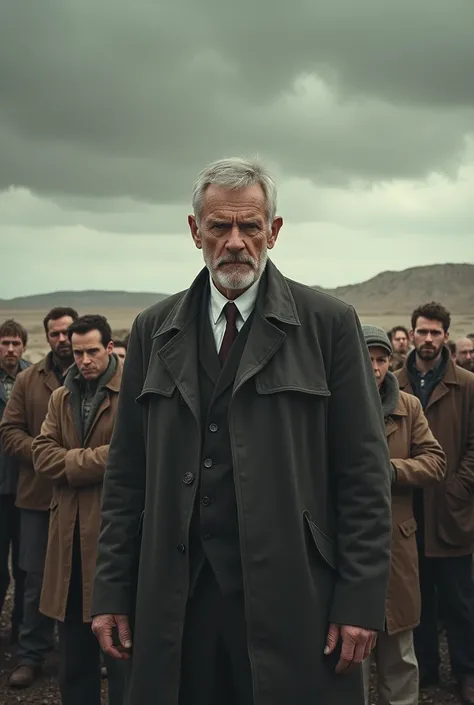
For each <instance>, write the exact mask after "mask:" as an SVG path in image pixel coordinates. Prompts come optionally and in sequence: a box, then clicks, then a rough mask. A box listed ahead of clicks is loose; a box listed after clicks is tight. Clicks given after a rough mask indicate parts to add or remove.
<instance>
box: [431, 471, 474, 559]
mask: <svg viewBox="0 0 474 705" xmlns="http://www.w3.org/2000/svg"><path fill="white" fill-rule="evenodd" d="M443 490H444V492H443V496H442V497H441V498H440V499H441V501H440V503H439V508H438V536H439V538H440V539H441V540H442V541H443V543H445V544H447V545H448V546H452V547H453V548H468V547H470V546H471V545H472V544H473V543H474V497H473V496H472V495H471V494H470V492H469V491H468V490H467V489H466V488H465V487H464V486H463V485H461V483H459V482H456V481H452V480H451V481H448V482H446V483H445V485H444V487H443Z"/></svg>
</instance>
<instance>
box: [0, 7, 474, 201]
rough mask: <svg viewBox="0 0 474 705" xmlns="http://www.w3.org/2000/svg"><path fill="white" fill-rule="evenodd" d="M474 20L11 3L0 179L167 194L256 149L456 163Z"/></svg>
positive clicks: (387, 163)
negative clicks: (206, 169) (220, 161)
mask: <svg viewBox="0 0 474 705" xmlns="http://www.w3.org/2000/svg"><path fill="white" fill-rule="evenodd" d="M473 27H474V3H472V2H471V0H464V1H461V0H454V1H453V2H450V3H447V2H446V0H430V1H428V0H420V2H416V3H413V2H407V1H406V0H402V1H399V2H396V3H381V2H380V1H379V0H359V1H358V2H349V0H346V1H345V2H338V1H337V0H336V1H334V0H333V1H331V2H329V1H326V0H319V1H317V2H313V3H309V2H307V0H293V1H292V2H287V3H273V2H271V1H270V0H260V2H258V3H254V2H251V1H250V0H241V1H240V2H239V3H232V4H228V3H221V2H217V0H216V1H214V0H203V1H202V2H199V3H197V2H194V1H191V0H187V1H184V2H179V3H173V4H172V3H165V4H163V3H154V2H151V1H150V2H148V1H145V0H137V1H136V2H134V3H128V2H124V1H123V0H113V1H112V0H106V1H103V2H101V3H96V2H93V1H91V0H82V1H81V2H74V1H71V0H70V1H67V0H63V1H62V2H57V1H52V0H42V2H38V3H25V2H11V3H6V4H5V5H4V7H3V9H2V22H1V27H0V67H1V69H0V70H1V76H2V82H1V85H2V88H1V106H0V152H1V154H2V159H1V163H0V187H2V188H7V187H8V186H10V185H12V184H14V185H19V186H25V187H27V188H29V189H31V190H33V191H36V192H38V193H43V194H48V195H52V196H54V197H57V198H61V197H62V196H68V195H75V196H77V195H80V196H83V197H86V198H87V197H92V198H101V197H104V198H114V197H129V198H132V199H136V200H144V201H153V202H158V203H166V204H170V203H175V202H178V201H180V200H182V199H187V198H188V193H189V186H190V183H191V182H192V179H193V177H194V175H195V173H196V171H197V170H198V169H200V168H201V166H202V165H203V163H206V162H207V161H209V160H210V159H213V158H215V157H220V156H222V155H223V154H231V153H249V152H255V151H257V152H259V153H260V154H262V155H263V156H264V157H267V158H270V159H272V160H273V161H274V162H275V163H276V165H277V168H278V169H280V170H281V172H282V173H284V174H285V175H286V176H304V177H307V178H310V179H312V180H313V181H314V182H316V183H322V184H325V183H340V184H344V183H348V182H350V181H351V180H353V179H361V180H363V181H367V182H372V181H377V180H379V179H389V178H397V177H402V178H418V177H423V176H424V175H426V174H428V173H429V172H431V171H433V170H434V171H441V172H445V173H448V174H453V175H454V174H455V172H456V168H457V166H458V164H459V162H460V160H461V156H462V154H463V150H464V146H465V138H466V135H467V134H469V132H470V131H472V130H473V129H474V84H473V81H472V75H473V69H474V42H473V41H472V28H473Z"/></svg>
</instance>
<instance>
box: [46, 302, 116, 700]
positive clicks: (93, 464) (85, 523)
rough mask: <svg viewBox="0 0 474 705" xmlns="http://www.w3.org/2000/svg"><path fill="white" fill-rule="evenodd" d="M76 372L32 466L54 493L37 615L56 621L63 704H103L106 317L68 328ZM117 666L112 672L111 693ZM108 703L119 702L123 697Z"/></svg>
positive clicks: (111, 408)
mask: <svg viewBox="0 0 474 705" xmlns="http://www.w3.org/2000/svg"><path fill="white" fill-rule="evenodd" d="M68 337H69V339H70V341H71V344H72V350H73V355H74V359H75V365H73V367H72V368H71V369H70V370H69V372H68V375H67V377H66V380H65V383H64V386H63V387H62V388H61V389H58V390H56V391H55V392H54V393H53V395H52V396H51V399H50V403H49V408H48V413H47V416H46V419H45V421H44V423H43V425H42V427H41V433H40V435H39V436H38V437H37V438H36V439H35V440H34V442H33V448H32V452H33V461H34V465H35V470H36V472H37V473H38V475H39V476H40V477H42V478H43V479H44V480H45V481H47V482H49V483H50V485H51V487H52V489H53V499H52V502H51V516H50V525H49V538H48V550H47V554H46V565H45V571H44V580H43V589H42V593H41V604H40V609H41V611H42V612H43V613H44V614H46V615H48V616H49V617H51V618H53V619H56V620H58V633H59V647H60V669H59V686H60V692H61V702H62V704H63V705H100V652H99V645H98V643H97V640H96V639H95V637H94V635H93V634H92V631H91V625H90V622H91V616H90V608H91V593H92V582H93V579H94V572H95V560H96V552H97V540H98V533H99V515H100V502H101V495H102V481H103V477H104V472H105V467H106V464H107V457H108V452H109V442H110V438H111V435H112V429H113V425H114V419H115V412H116V409H117V400H118V392H119V388H120V381H121V377H122V365H121V363H120V361H119V360H118V358H117V357H116V355H115V354H113V342H112V333H111V330H110V326H109V324H108V323H107V321H106V319H105V318H104V317H103V316H95V315H92V316H83V317H81V318H78V319H77V320H76V321H74V323H73V324H72V325H71V326H70V327H69V330H68ZM114 666H115V670H117V669H116V667H117V664H112V666H109V668H108V670H109V684H111V685H110V687H111V690H113V689H114V686H115V684H114V677H115V671H114ZM109 701H110V702H111V703H112V702H114V705H115V703H117V702H118V703H119V702H120V698H119V699H118V700H115V701H114V698H113V697H109Z"/></svg>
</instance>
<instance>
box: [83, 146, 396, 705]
mask: <svg viewBox="0 0 474 705" xmlns="http://www.w3.org/2000/svg"><path fill="white" fill-rule="evenodd" d="M193 208H194V214H193V215H191V216H189V226H190V230H191V235H192V238H193V240H194V244H195V246H196V247H197V248H198V249H200V250H202V252H203V255H204V261H205V263H206V267H205V268H204V269H203V270H202V271H201V273H200V274H199V275H198V276H197V278H196V279H195V281H194V282H193V284H192V285H191V287H190V288H189V289H188V290H187V291H185V292H183V293H180V294H177V295H175V296H172V297H170V298H168V299H166V300H165V301H164V302H160V303H159V304H157V305H155V306H153V307H151V308H150V309H149V310H147V311H145V312H144V313H142V314H140V315H139V316H138V318H137V320H136V321H135V323H134V326H133V330H132V332H131V336H130V341H129V347H128V351H127V358H126V360H125V366H124V376H123V383H122V389H121V392H120V401H119V411H118V416H117V420H116V425H115V430H114V436H113V440H112V444H111V448H110V455H109V464H108V468H107V472H106V475H105V484H104V498H103V508H102V528H101V535H100V546H99V556H98V567H97V575H96V582H95V596H94V601H93V613H94V614H95V615H96V617H95V619H94V623H93V629H94V631H95V633H96V634H97V636H98V638H99V640H100V643H101V645H102V647H103V648H104V650H105V652H106V653H108V654H110V655H112V656H115V657H116V658H130V657H131V661H130V666H131V668H130V681H129V687H128V701H127V702H128V703H129V705H136V703H140V705H177V704H178V703H179V705H204V704H205V705H228V704H230V703H233V704H234V705H288V703H292V705H303V704H304V705H308V703H316V702H317V703H319V704H320V705H329V704H331V705H333V704H334V703H345V704H346V705H359V704H361V705H362V703H363V701H364V700H363V689H362V679H361V667H360V665H361V662H362V660H363V659H364V658H365V657H366V656H367V655H368V654H369V653H370V651H371V649H372V647H373V645H374V641H375V638H376V632H377V630H380V629H382V628H383V625H384V616H385V595H386V586H387V580H388V572H389V553H390V534H391V528H390V522H391V516H390V479H391V468H390V461H389V457H388V451H387V445H386V441H385V429H384V422H383V416H382V410H381V404H380V399H379V396H378V392H377V387H376V384H375V381H374V378H373V373H372V370H371V366H370V362H369V357H368V354H367V349H366V346H365V341H364V338H363V335H362V332H361V327H360V324H359V321H358V319H357V317H356V315H355V313H354V310H353V309H352V308H351V307H350V306H348V305H346V304H344V303H342V302H341V301H338V300H337V299H335V298H333V297H331V296H328V295H326V294H324V293H321V292H318V291H315V290H313V289H311V288H309V287H306V286H303V285H302V284H298V283H296V282H293V281H290V280H288V279H286V278H285V277H284V276H283V275H282V274H281V273H280V272H279V271H278V270H277V268H276V267H275V266H274V265H273V264H272V262H271V261H270V260H269V259H268V250H270V249H272V248H273V246H274V245H275V243H276V241H277V237H278V234H279V232H280V229H281V226H282V223H283V221H282V219H281V218H279V217H277V215H276V187H275V184H274V181H273V179H272V178H271V176H270V175H269V173H268V172H267V170H266V169H265V168H264V167H262V166H261V165H260V164H258V163H257V162H253V161H245V160H241V159H225V160H221V161H219V162H216V163H214V164H211V165H210V166H208V167H207V168H206V169H205V170H204V171H203V172H202V173H201V174H200V175H199V177H198V179H197V182H196V184H195V187H194V192H193ZM114 630H117V631H118V638H119V642H120V643H119V644H117V641H116V640H114V639H113V631H114ZM342 673H344V674H345V676H343V675H342Z"/></svg>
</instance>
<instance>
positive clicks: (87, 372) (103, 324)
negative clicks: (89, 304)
mask: <svg viewBox="0 0 474 705" xmlns="http://www.w3.org/2000/svg"><path fill="white" fill-rule="evenodd" d="M67 334H68V338H69V340H70V341H71V345H72V352H73V356H74V362H75V363H76V365H77V368H78V370H79V372H80V373H81V374H82V376H83V377H84V378H85V379H86V380H88V381H89V380H95V379H98V378H99V377H100V376H101V375H102V374H103V373H104V372H105V371H106V369H107V368H108V366H109V363H110V356H111V354H112V351H113V349H114V344H113V342H112V330H111V328H110V326H109V324H108V322H107V319H106V318H104V316H99V315H96V314H92V315H87V316H80V317H79V318H76V320H75V321H73V323H72V324H71V325H70V326H69V328H68V331H67Z"/></svg>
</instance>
